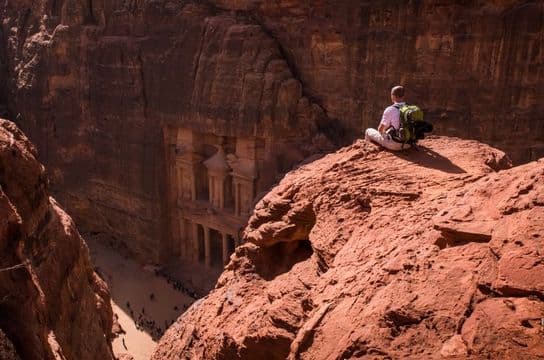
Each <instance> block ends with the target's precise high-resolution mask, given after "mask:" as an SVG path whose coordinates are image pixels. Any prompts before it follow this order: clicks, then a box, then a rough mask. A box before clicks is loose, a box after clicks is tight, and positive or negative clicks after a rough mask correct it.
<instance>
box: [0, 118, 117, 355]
mask: <svg viewBox="0 0 544 360" xmlns="http://www.w3.org/2000/svg"><path fill="white" fill-rule="evenodd" d="M111 327H112V310H111V305H110V295H109V290H108V288H107V285H106V284H105V283H104V282H103V281H102V280H101V279H100V278H99V277H98V276H97V275H96V273H95V272H94V271H93V269H92V266H91V263H90V260H89V251H88V248H87V246H86V244H85V243H84V241H83V239H82V238H81V236H80V235H79V233H78V231H77V229H76V228H75V225H74V223H73V221H72V219H71V218H70V217H69V216H68V215H67V214H66V213H65V212H64V211H63V210H62V209H61V208H60V207H59V205H58V204H57V202H56V201H55V200H54V199H53V198H52V197H50V196H49V193H48V190H47V177H46V174H45V170H44V167H43V166H42V165H41V164H40V163H39V162H38V161H37V160H36V149H35V148H34V146H33V145H32V144H31V143H30V142H29V141H28V139H27V138H26V137H25V135H24V134H23V133H22V132H21V131H20V130H19V129H18V128H17V127H16V126H15V124H13V123H12V122H9V121H6V120H1V119H0V335H1V339H0V340H1V341H0V357H2V358H4V357H6V358H8V359H11V358H13V359H16V358H18V357H20V358H22V359H101V360H102V359H112V358H113V354H112V351H111V344H110V340H111V339H110V337H111ZM4 334H5V335H4ZM15 353H16V354H17V355H15Z"/></svg>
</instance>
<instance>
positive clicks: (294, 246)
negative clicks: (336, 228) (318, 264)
mask: <svg viewBox="0 0 544 360" xmlns="http://www.w3.org/2000/svg"><path fill="white" fill-rule="evenodd" d="M313 253H314V251H313V249H312V244H311V243H310V241H309V240H302V241H289V242H279V243H277V244H274V245H272V246H269V247H262V248H261V256H262V258H263V260H264V261H262V262H258V263H257V264H256V265H255V270H256V272H257V273H258V274H259V275H260V276H261V277H262V278H263V279H265V280H273V279H274V278H275V277H276V276H278V275H281V274H284V273H286V272H288V271H289V270H291V269H292V268H293V266H295V264H297V263H299V262H302V261H305V260H308V259H309V258H310V257H311V256H312V254H313Z"/></svg>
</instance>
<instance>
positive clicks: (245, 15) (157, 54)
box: [0, 0, 544, 262]
mask: <svg viewBox="0 0 544 360" xmlns="http://www.w3.org/2000/svg"><path fill="white" fill-rule="evenodd" d="M542 7H543V5H542V4H541V3H538V2H529V1H516V2H514V1H507V0H504V1H494V2H492V3H483V2H479V3H473V4H464V5H459V3H458V2H456V1H445V2H444V1H442V2H436V1H416V2H407V3H405V4H396V3H395V4H393V3H391V4H388V3H384V2H360V1H340V2H338V1H337V2H323V1H313V2H311V4H310V3H308V2H303V1H281V2H270V1H261V0H241V1H240V0H237V1H230V0H214V1H209V2H202V1H198V2H197V1H195V2H192V1H173V0H158V1H121V0H116V1H97V0H95V1H83V0H57V1H46V0H37V1H30V0H18V1H13V0H9V1H6V2H4V3H3V5H2V6H0V14H1V16H2V19H3V24H2V27H1V34H0V35H1V36H0V38H1V39H2V41H0V43H1V44H0V49H5V52H3V51H0V73H2V72H5V73H6V74H7V76H6V77H3V76H2V77H1V78H0V85H2V81H5V80H4V78H7V79H8V80H7V81H6V86H5V87H4V86H1V88H2V89H0V92H4V91H3V90H4V88H5V90H6V91H5V92H6V94H0V102H2V100H1V99H2V98H5V100H6V101H7V102H8V104H9V106H8V107H9V109H10V111H11V112H12V114H13V115H14V117H15V116H16V115H17V114H20V116H18V120H17V122H18V124H19V125H20V126H21V127H22V128H23V129H24V130H25V131H26V132H27V133H28V134H29V136H30V137H31V139H32V140H33V141H34V142H35V143H36V144H37V147H38V149H39V150H40V158H41V159H42V160H43V161H44V162H45V163H46V164H47V166H48V168H49V169H50V173H51V179H52V188H53V190H54V191H55V192H56V195H57V196H58V197H59V199H60V200H61V201H62V203H63V204H65V205H66V206H67V207H68V209H69V211H70V213H71V214H72V215H73V216H74V217H75V218H76V220H77V221H78V224H79V225H81V226H83V227H84V228H85V229H87V230H89V231H94V232H103V233H106V234H108V235H110V236H112V237H114V238H116V239H118V241H119V242H123V243H124V244H125V245H126V246H128V247H129V249H131V250H132V251H133V252H134V253H136V254H138V255H139V256H140V258H141V259H142V260H145V261H150V262H160V261H162V260H165V259H167V258H168V256H169V255H170V254H171V253H173V251H172V246H171V245H172V244H173V243H175V242H176V241H177V240H178V239H176V237H175V236H174V235H173V234H175V233H176V232H179V229H176V227H175V223H176V221H178V220H177V218H176V216H177V215H176V212H175V211H173V208H174V207H175V206H176V204H175V198H174V196H173V195H172V194H173V191H172V188H173V187H175V186H174V185H175V184H174V185H173V184H172V183H171V181H170V180H169V177H170V176H169V166H170V165H171V163H172V162H173V160H172V158H171V157H170V155H169V154H170V153H172V152H173V151H174V148H175V144H176V142H175V139H173V137H175V136H174V135H172V134H175V133H176V132H175V131H172V130H176V129H179V128H184V129H185V128H186V129H190V130H192V131H198V132H202V133H204V134H212V135H213V136H218V137H239V136H255V137H257V138H258V139H259V142H260V143H265V144H268V145H265V146H264V147H265V149H266V150H263V153H264V154H265V155H266V156H267V158H266V161H263V162H262V163H261V164H260V167H261V169H262V171H263V172H268V173H267V175H266V178H265V179H264V180H263V183H264V185H266V186H270V185H271V184H273V183H274V180H275V178H276V177H277V176H280V175H281V174H282V173H284V172H285V171H287V170H289V169H290V168H291V167H292V165H293V164H295V163H296V162H298V161H300V160H301V159H303V158H304V157H305V156H307V155H308V154H310V153H317V152H322V151H324V150H328V149H330V143H331V142H337V143H342V142H343V141H344V140H345V139H352V138H353V137H354V136H357V135H358V134H360V130H361V128H364V127H368V126H371V125H375V123H376V122H377V120H378V118H379V116H380V114H381V111H382V110H383V107H384V106H385V105H387V103H388V102H389V99H388V95H387V94H388V91H389V88H390V87H391V85H393V84H396V83H404V84H405V85H406V86H407V88H408V89H409V100H410V101H412V102H415V103H418V104H420V105H421V106H422V107H423V109H424V110H425V112H426V114H427V116H428V118H429V119H430V120H431V121H432V122H434V123H435V126H436V129H437V132H439V133H443V134H450V135H455V136H462V137H471V138H477V139H480V140H483V141H485V142H489V143H491V144H494V145H496V146H499V147H501V148H502V149H504V150H507V151H508V153H509V154H510V155H511V156H512V158H513V159H514V161H515V162H524V161H528V160H532V159H536V158H538V157H540V156H542V155H543V154H544V153H543V149H544V148H543V146H544V145H543V144H544V139H543V138H542V136H543V135H542V134H543V132H542V131H540V130H539V129H541V128H542V118H541V117H540V116H539V114H541V113H542V111H543V106H544V105H542V104H544V98H543V93H542V89H544V86H542V85H543V81H544V77H543V75H542V73H541V66H540V64H541V63H542V61H543V56H544V55H543V54H544V51H543V50H542V49H541V46H540V43H541V37H542V33H543V28H542V26H543V21H542V16H541V14H542ZM2 65H4V66H2ZM2 68H3V69H2ZM3 70H4V71H3ZM324 134H326V135H324ZM327 136H328V138H327ZM203 138H205V136H203ZM258 181H260V180H258Z"/></svg>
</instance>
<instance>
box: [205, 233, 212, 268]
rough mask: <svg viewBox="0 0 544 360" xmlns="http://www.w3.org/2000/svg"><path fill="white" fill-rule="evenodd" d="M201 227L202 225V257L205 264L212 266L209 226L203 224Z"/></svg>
mask: <svg viewBox="0 0 544 360" xmlns="http://www.w3.org/2000/svg"><path fill="white" fill-rule="evenodd" d="M203 227H204V258H205V262H206V266H212V254H211V243H210V228H209V227H207V226H203Z"/></svg>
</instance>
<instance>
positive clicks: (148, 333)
mask: <svg viewBox="0 0 544 360" xmlns="http://www.w3.org/2000/svg"><path fill="white" fill-rule="evenodd" d="M86 241H87V244H88V246H89V249H90V251H91V259H92V261H93V264H94V266H95V269H96V270H98V273H99V274H100V276H102V277H103V278H104V280H105V281H106V282H107V283H108V285H109V287H110V291H111V296H112V304H111V305H112V308H113V312H114V318H117V322H118V324H119V325H120V327H121V329H122V331H123V332H124V333H121V334H119V336H118V337H116V338H115V339H114V341H113V351H114V353H115V355H116V356H119V355H121V354H130V355H132V356H133V357H134V360H147V359H149V358H150V357H151V354H152V353H153V351H154V349H155V346H156V342H157V341H158V338H159V337H160V334H159V332H161V333H162V332H163V331H164V330H165V328H166V327H167V326H169V325H170V323H171V322H172V321H175V320H176V319H177V318H178V317H179V316H180V314H181V313H183V312H184V311H185V309H187V307H189V306H190V304H191V303H192V302H193V301H194V299H193V298H191V297H190V296H188V295H186V294H184V293H183V292H180V291H177V290H175V289H174V288H173V286H172V285H171V284H169V283H168V281H167V280H166V279H165V278H164V277H161V276H157V275H155V272H154V269H152V268H149V267H146V268H143V267H142V266H141V265H140V264H138V263H137V262H136V261H134V260H132V259H131V258H129V257H125V256H123V255H121V254H119V253H118V252H116V251H115V250H114V249H112V248H111V247H109V246H107V245H104V244H103V243H102V242H100V241H98V240H96V239H93V238H92V237H90V236H87V237H86ZM143 322H146V323H147V325H151V323H152V322H154V323H153V324H154V326H153V325H151V326H146V324H142V323H143ZM138 323H139V324H140V325H138ZM142 325H143V326H142Z"/></svg>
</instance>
